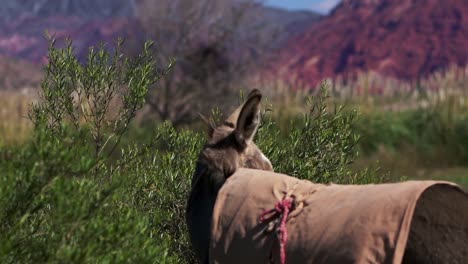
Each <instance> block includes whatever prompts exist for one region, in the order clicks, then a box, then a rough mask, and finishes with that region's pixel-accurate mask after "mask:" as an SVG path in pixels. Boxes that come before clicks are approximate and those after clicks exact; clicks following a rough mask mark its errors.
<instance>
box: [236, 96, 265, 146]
mask: <svg viewBox="0 0 468 264" xmlns="http://www.w3.org/2000/svg"><path fill="white" fill-rule="evenodd" d="M261 100H262V94H261V93H260V91H259V90H257V89H254V90H253V91H252V92H250V93H249V95H248V97H247V100H246V102H245V103H244V105H242V108H241V110H240V113H239V117H238V119H237V125H236V129H235V131H234V134H235V137H236V140H237V142H238V143H239V144H240V145H241V146H242V147H246V146H247V144H248V143H249V142H251V141H252V140H253V138H254V136H255V133H256V132H257V129H258V126H259V125H260V101H261Z"/></svg>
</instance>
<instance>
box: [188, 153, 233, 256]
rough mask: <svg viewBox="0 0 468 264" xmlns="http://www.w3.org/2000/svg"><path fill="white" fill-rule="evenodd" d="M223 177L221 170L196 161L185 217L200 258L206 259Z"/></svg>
mask: <svg viewBox="0 0 468 264" xmlns="http://www.w3.org/2000/svg"><path fill="white" fill-rule="evenodd" d="M223 179H224V173H223V172H222V171H220V170H217V169H215V168H212V167H211V166H210V165H209V164H205V163H203V162H198V163H197V168H196V170H195V174H194V176H193V179H192V192H191V194H190V197H189V200H188V204H187V215H186V218H187V226H188V229H189V235H190V240H191V242H192V245H193V247H194V250H195V252H196V254H197V255H198V258H199V259H200V260H208V250H209V243H210V237H211V220H212V216H213V208H214V204H215V202H216V197H217V195H218V191H219V189H220V188H221V186H222V184H223V182H224V180H223ZM203 262H205V261H203ZM203 262H202V263H203Z"/></svg>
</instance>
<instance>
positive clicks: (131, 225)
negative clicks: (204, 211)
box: [0, 42, 382, 263]
mask: <svg viewBox="0 0 468 264" xmlns="http://www.w3.org/2000/svg"><path fill="white" fill-rule="evenodd" d="M155 68H156V67H155V62H154V60H153V57H152V54H151V53H150V52H149V44H148V45H146V46H145V47H144V49H143V53H142V55H141V56H140V57H138V58H137V59H136V60H130V59H126V58H124V57H123V56H122V55H121V54H120V53H119V48H118V47H117V49H116V52H115V54H110V53H109V52H107V51H106V50H105V49H104V48H102V47H101V48H98V49H90V52H89V56H88V60H87V63H86V64H81V63H79V62H78V60H77V59H76V57H75V56H74V54H73V49H72V46H71V43H69V44H68V46H67V47H65V48H63V49H59V48H57V47H55V44H54V42H51V46H50V50H49V64H48V65H47V67H46V68H45V70H46V74H45V77H44V80H43V82H42V93H41V100H40V101H39V102H38V103H36V104H34V106H32V108H31V109H30V114H29V116H30V118H31V121H32V123H33V124H34V126H33V128H32V132H31V135H32V136H31V137H30V139H29V140H26V141H25V142H24V143H22V144H7V145H1V147H0V171H1V175H0V198H1V199H0V208H1V210H0V223H1V224H0V234H1V236H0V262H1V263H44V262H47V263H124V262H125V263H128V262H131V263H191V262H193V255H192V252H191V249H190V246H189V243H188V239H187V231H186V226H185V224H184V223H185V219H184V218H185V217H184V215H185V203H186V198H187V195H188V192H189V188H190V181H191V176H192V173H193V169H194V168H195V164H194V163H195V161H196V159H197V155H198V153H199V151H200V150H201V147H202V144H203V141H204V133H201V132H194V131H192V130H188V129H179V130H177V129H175V128H174V127H173V126H172V125H171V124H169V123H162V124H161V123H159V124H155V126H154V128H153V129H152V133H148V132H143V133H138V132H132V133H127V132H128V130H129V128H130V127H132V125H131V121H132V120H133V119H134V117H135V114H136V112H137V111H138V110H139V109H140V108H142V107H143V105H144V101H145V98H146V95H147V93H148V89H149V87H150V85H151V84H153V83H155V82H157V81H158V80H159V79H160V78H161V77H162V76H163V75H164V73H165V70H164V71H162V72H159V73H158V72H156V70H155ZM165 69H166V70H167V69H168V68H167V67H166V68H165ZM155 72H156V74H154V73H155ZM327 100H328V97H327V95H326V90H325V88H324V89H323V93H322V94H321V96H318V97H317V98H315V99H313V98H312V99H310V101H309V102H310V109H311V111H310V113H309V114H307V115H305V116H304V117H303V119H301V121H297V122H298V123H297V127H300V128H298V129H296V130H293V131H292V132H291V133H289V134H288V136H287V137H284V138H283V139H282V140H279V138H278V136H279V135H280V134H281V132H280V128H279V126H278V125H277V124H276V123H274V122H273V119H272V118H271V117H265V118H264V124H263V126H262V129H261V132H260V133H259V138H258V142H259V144H260V146H261V148H262V149H263V151H264V152H265V153H266V154H267V155H269V156H270V157H271V159H272V161H273V163H274V164H275V167H276V168H277V170H278V171H281V172H284V173H288V174H291V175H296V176H300V177H304V178H307V179H311V180H314V181H317V182H330V181H334V182H342V183H349V182H352V183H366V182H379V181H381V180H382V178H381V177H378V176H377V175H376V173H375V172H374V171H371V170H364V171H363V172H353V171H351V167H350V165H351V164H352V162H353V160H354V159H355V158H356V157H357V151H356V147H357V142H358V139H359V137H358V136H357V135H355V134H354V132H353V130H352V127H353V124H354V122H355V121H356V113H355V112H345V111H342V109H341V108H337V110H336V111H335V112H329V111H327V110H326V109H327V104H328V103H329V102H328V101H327ZM111 105H112V107H111ZM295 126H296V125H295ZM145 131H147V130H145ZM148 134H151V136H146V138H143V139H142V138H137V137H136V135H139V136H141V135H148Z"/></svg>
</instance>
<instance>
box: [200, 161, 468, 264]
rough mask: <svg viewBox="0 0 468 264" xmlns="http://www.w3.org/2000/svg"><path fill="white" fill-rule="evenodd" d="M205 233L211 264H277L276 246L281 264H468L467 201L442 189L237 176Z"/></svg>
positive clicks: (249, 173) (256, 173) (450, 187)
mask: <svg viewBox="0 0 468 264" xmlns="http://www.w3.org/2000/svg"><path fill="white" fill-rule="evenodd" d="M285 201H292V204H291V206H290V207H289V209H290V212H287V213H286V216H287V218H286V221H285V226H284V228H281V222H282V216H284V215H285V214H284V211H283V213H281V212H280V211H278V210H279V209H281V208H279V209H278V206H279V207H281V206H283V205H285V204H286V205H287V203H284V202H285ZM275 206H277V209H278V210H276V211H275V210H273V211H271V209H273V208H275ZM265 212H267V213H265ZM262 215H263V216H264V221H263V222H260V217H261V216H262ZM211 232H212V233H211V245H210V253H209V255H210V263H221V264H227V263H241V264H247V263H270V262H273V263H281V253H280V252H281V246H280V245H281V244H283V245H284V252H285V259H286V263H314V264H319V263H402V262H406V263H468V194H466V193H465V192H463V191H462V190H461V189H460V188H459V187H457V186H456V185H454V184H452V183H448V182H436V181H409V182H404V183H395V184H378V185H321V184H313V183H311V182H309V181H303V180H298V179H296V178H293V177H290V176H286V175H282V174H277V173H272V172H268V171H261V170H251V169H238V170H237V171H236V173H235V174H233V175H232V176H231V177H230V178H229V179H228V180H227V181H226V182H225V184H224V185H223V187H222V188H221V189H220V191H219V193H218V197H217V200H216V204H215V207H214V211H213V222H212V228H211ZM285 235H287V240H284V237H285ZM280 238H282V239H280ZM280 240H281V241H283V242H284V243H280Z"/></svg>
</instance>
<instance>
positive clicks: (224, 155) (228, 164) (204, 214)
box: [187, 90, 273, 263]
mask: <svg viewBox="0 0 468 264" xmlns="http://www.w3.org/2000/svg"><path fill="white" fill-rule="evenodd" d="M261 99H262V94H261V93H260V91H258V90H253V91H252V92H250V93H249V95H248V96H247V100H246V101H245V103H244V104H243V105H241V106H240V107H239V108H238V109H237V110H236V111H234V113H233V114H232V115H231V116H230V117H229V118H227V119H226V120H225V121H224V122H223V123H222V124H221V125H220V126H217V127H214V126H212V127H210V129H209V131H208V139H207V143H206V144H205V146H204V148H203V150H202V152H201V153H200V156H199V158H198V161H197V167H196V170H195V174H194V175H193V178H192V191H191V193H190V197H189V201H188V204H187V224H188V228H189V233H190V239H191V242H192V245H193V247H194V249H195V251H196V253H197V255H198V258H199V260H200V261H201V262H202V263H205V262H206V261H207V260H208V246H209V241H210V227H211V216H212V213H213V207H214V203H215V201H216V196H217V194H218V191H219V189H220V188H221V187H222V185H223V184H224V182H225V181H226V180H227V178H229V177H230V176H231V175H232V174H233V173H234V172H235V171H236V170H237V169H239V168H251V169H260V170H269V171H272V170H273V168H272V166H271V163H270V161H269V160H268V159H267V158H266V157H265V155H263V153H262V152H261V151H260V149H259V148H258V147H257V146H256V145H255V143H254V142H253V138H254V136H255V133H256V132H257V130H258V127H259V125H260V101H261Z"/></svg>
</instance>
